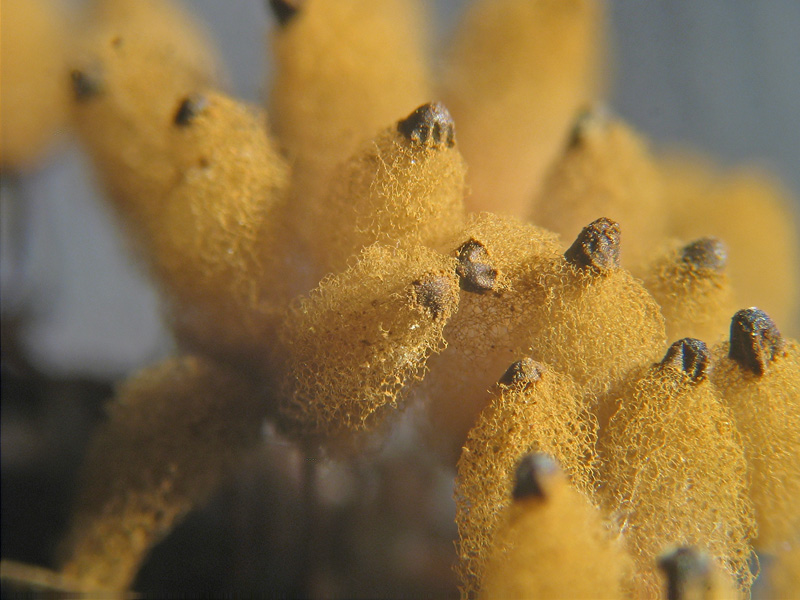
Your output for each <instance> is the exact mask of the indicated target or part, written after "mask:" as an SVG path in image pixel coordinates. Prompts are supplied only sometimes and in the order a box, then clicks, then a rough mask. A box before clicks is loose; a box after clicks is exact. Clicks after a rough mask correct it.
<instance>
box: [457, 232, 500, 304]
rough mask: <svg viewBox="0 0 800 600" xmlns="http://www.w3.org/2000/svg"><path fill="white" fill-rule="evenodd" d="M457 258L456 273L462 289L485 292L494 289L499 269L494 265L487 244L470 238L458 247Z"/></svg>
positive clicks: (478, 292) (479, 292) (477, 292)
mask: <svg viewBox="0 0 800 600" xmlns="http://www.w3.org/2000/svg"><path fill="white" fill-rule="evenodd" d="M456 258H457V260H458V264H457V265H456V273H457V274H458V277H459V280H458V283H459V285H460V286H461V289H462V290H464V291H467V292H475V293H476V294H483V293H484V292H488V291H490V290H493V289H494V285H495V282H496V280H497V269H495V268H494V266H492V260H491V259H490V258H489V253H488V252H487V251H486V246H484V245H483V244H481V243H480V242H479V241H477V240H469V241H468V242H465V243H464V244H462V246H461V247H460V248H459V249H458V253H457V256H456Z"/></svg>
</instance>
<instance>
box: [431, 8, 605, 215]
mask: <svg viewBox="0 0 800 600" xmlns="http://www.w3.org/2000/svg"><path fill="white" fill-rule="evenodd" d="M601 8H602V7H601V3H600V2H595V1H593V0H567V1H559V2H553V1H551V0H533V1H531V0H481V1H478V2H474V3H473V4H472V6H470V7H469V8H468V11H467V13H466V15H465V17H464V20H463V22H462V23H461V25H460V26H459V28H458V29H457V30H456V37H455V40H454V42H453V46H452V48H451V50H450V54H449V59H448V63H447V70H446V72H445V79H444V90H443V98H444V101H445V104H447V106H448V108H449V109H450V111H451V112H452V114H453V117H454V118H455V121H456V124H457V125H458V127H459V130H458V135H459V141H460V144H461V151H462V152H463V153H464V156H465V158H466V160H467V164H468V165H469V167H470V169H469V178H468V181H469V185H470V187H471V188H472V191H473V194H472V195H471V196H470V197H469V198H467V206H468V208H469V209H471V210H476V211H478V210H491V211H497V212H501V213H507V214H513V215H516V216H518V217H525V216H527V214H528V212H529V211H530V204H531V202H532V201H533V196H534V194H535V192H536V191H537V190H538V188H539V186H540V184H541V180H542V178H543V176H544V172H545V169H546V168H547V167H548V165H549V164H550V162H551V161H552V160H554V159H555V157H556V156H557V154H558V153H559V151H560V150H561V147H562V145H563V144H564V143H566V139H567V136H568V132H569V128H570V126H571V124H572V121H573V119H574V118H575V114H576V113H577V112H578V110H579V109H581V108H583V107H584V106H586V105H587V104H588V103H590V102H592V101H594V100H595V99H596V97H597V94H598V93H599V89H598V88H599V87H600V85H599V80H600V78H601V76H602V73H601V70H602V69H601V65H602V63H603V62H604V60H603V52H602V43H603V40H602V22H603V16H602V10H601ZM596 216H599V215H594V216H593V217H592V218H594V217H596Z"/></svg>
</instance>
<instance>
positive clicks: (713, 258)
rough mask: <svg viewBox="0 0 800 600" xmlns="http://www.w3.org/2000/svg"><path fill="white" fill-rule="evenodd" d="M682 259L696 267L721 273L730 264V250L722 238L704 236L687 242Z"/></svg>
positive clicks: (682, 250) (682, 252)
mask: <svg viewBox="0 0 800 600" xmlns="http://www.w3.org/2000/svg"><path fill="white" fill-rule="evenodd" d="M680 255H681V260H682V261H683V262H685V263H687V264H689V265H691V266H693V267H695V268H696V269H704V270H707V271H714V272H716V273H721V272H722V271H724V270H725V265H727V264H728V250H727V248H725V244H723V243H722V241H721V240H719V239H717V238H714V237H704V238H700V239H699V240H695V241H693V242H690V243H688V244H686V245H685V246H684V247H683V248H682V249H681V253H680Z"/></svg>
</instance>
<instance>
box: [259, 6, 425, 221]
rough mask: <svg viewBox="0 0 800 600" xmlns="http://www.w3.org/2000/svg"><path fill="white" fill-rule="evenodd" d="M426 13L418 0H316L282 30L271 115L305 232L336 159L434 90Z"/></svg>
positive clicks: (274, 56) (276, 37)
mask: <svg viewBox="0 0 800 600" xmlns="http://www.w3.org/2000/svg"><path fill="white" fill-rule="evenodd" d="M424 21H425V18H424V16H423V15H422V14H421V13H420V4H419V3H418V2H416V1H413V2H412V1H409V0H313V1H311V2H304V3H303V4H302V6H301V8H300V10H299V12H298V13H297V14H296V15H295V16H294V17H293V18H292V19H291V20H290V21H288V22H287V23H286V25H285V26H283V27H280V28H277V29H276V30H275V32H274V34H273V39H272V44H271V53H270V54H271V56H270V60H272V61H274V64H275V76H274V79H273V84H272V92H271V97H270V109H269V114H270V117H271V118H272V122H273V126H274V129H275V132H276V134H277V136H278V138H279V139H280V141H281V145H282V147H284V148H285V150H286V152H287V155H288V157H289V160H290V162H291V164H292V169H293V181H294V186H293V187H294V192H295V195H294V197H293V204H294V207H295V209H296V210H295V211H294V212H293V213H292V215H293V217H294V226H295V227H296V229H297V233H298V235H304V232H303V229H304V221H305V215H306V214H307V213H308V212H309V211H310V210H311V211H313V210H315V207H316V205H317V204H318V203H319V202H320V201H321V200H322V198H323V197H324V194H325V193H326V190H327V187H328V184H329V180H330V175H331V173H332V172H333V170H334V168H335V167H336V166H337V165H338V164H339V163H340V162H342V161H344V160H345V159H347V158H348V157H349V156H350V155H351V154H353V152H355V150H356V149H357V148H358V147H359V146H360V145H361V144H362V143H363V142H365V141H366V140H369V139H372V138H373V137H374V136H375V135H377V134H378V132H379V131H380V130H381V129H383V128H384V127H387V126H388V125H389V124H390V123H393V122H394V121H396V120H397V119H399V118H401V117H402V116H403V115H406V114H408V113H409V112H410V111H411V110H413V109H414V108H416V107H417V106H419V105H420V104H422V103H423V102H429V101H430V100H432V99H433V95H432V93H431V91H430V89H429V81H428V79H429V75H428V69H427V59H426V57H425V47H424V46H425V44H424V42H423V40H424V38H425V31H426V26H425V23H424Z"/></svg>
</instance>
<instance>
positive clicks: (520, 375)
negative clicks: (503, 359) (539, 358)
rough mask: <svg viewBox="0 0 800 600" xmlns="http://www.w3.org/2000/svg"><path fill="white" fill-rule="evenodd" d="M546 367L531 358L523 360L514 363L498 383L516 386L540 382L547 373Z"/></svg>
mask: <svg viewBox="0 0 800 600" xmlns="http://www.w3.org/2000/svg"><path fill="white" fill-rule="evenodd" d="M545 368H546V367H545V366H544V365H543V364H542V363H538V362H536V361H535V360H533V359H531V358H523V359H522V360H518V361H517V362H515V363H513V364H512V365H511V366H510V367H508V369H507V370H506V372H505V373H503V376H502V377H501V378H500V379H499V380H498V381H497V383H501V384H503V385H515V384H517V383H528V382H535V381H539V380H540V379H541V378H542V374H543V373H544V372H545Z"/></svg>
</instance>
